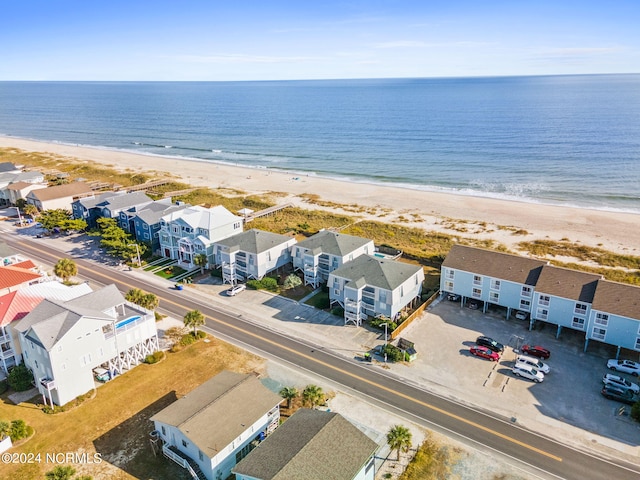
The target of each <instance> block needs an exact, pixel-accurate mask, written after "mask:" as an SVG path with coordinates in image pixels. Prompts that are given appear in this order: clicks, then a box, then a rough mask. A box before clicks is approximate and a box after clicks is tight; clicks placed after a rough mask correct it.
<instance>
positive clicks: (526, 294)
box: [520, 286, 531, 297]
mask: <svg viewBox="0 0 640 480" xmlns="http://www.w3.org/2000/svg"><path fill="white" fill-rule="evenodd" d="M520 294H521V295H522V296H523V297H531V287H526V286H524V287H522V292H520Z"/></svg>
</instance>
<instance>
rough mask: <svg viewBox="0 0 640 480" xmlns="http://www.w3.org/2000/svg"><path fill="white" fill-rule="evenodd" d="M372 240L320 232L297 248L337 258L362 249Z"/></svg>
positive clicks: (328, 231)
mask: <svg viewBox="0 0 640 480" xmlns="http://www.w3.org/2000/svg"><path fill="white" fill-rule="evenodd" d="M368 243H373V241H372V240H369V239H367V238H362V237H355V236H353V235H345V234H344V233H336V232H332V231H330V230H322V231H320V232H318V233H316V234H315V235H312V236H311V237H309V238H307V239H305V240H302V241H301V242H298V246H299V247H302V248H306V249H309V250H311V251H313V253H314V254H319V253H326V254H329V255H335V256H337V257H344V256H346V255H348V254H349V253H351V252H353V251H354V250H357V249H358V248H361V247H364V246H365V245H367V244H368ZM371 253H373V252H371Z"/></svg>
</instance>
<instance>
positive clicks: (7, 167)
mask: <svg viewBox="0 0 640 480" xmlns="http://www.w3.org/2000/svg"><path fill="white" fill-rule="evenodd" d="M15 170H18V167H16V166H15V165H14V164H13V163H11V162H2V163H0V172H13V171H15Z"/></svg>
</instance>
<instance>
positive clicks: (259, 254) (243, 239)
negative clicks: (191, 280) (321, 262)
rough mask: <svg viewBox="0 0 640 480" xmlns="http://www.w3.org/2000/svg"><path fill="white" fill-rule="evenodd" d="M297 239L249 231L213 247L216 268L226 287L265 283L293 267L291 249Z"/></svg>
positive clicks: (217, 242) (226, 239)
mask: <svg viewBox="0 0 640 480" xmlns="http://www.w3.org/2000/svg"><path fill="white" fill-rule="evenodd" d="M295 243H296V239H295V238H293V237H291V236H288V235H278V234H276V233H271V232H265V231H262V230H256V229H252V230H247V231H246V232H241V233H237V234H235V235H232V236H230V237H227V238H224V239H222V240H218V241H216V242H214V244H213V258H214V262H215V265H216V266H218V267H221V269H222V280H223V282H224V283H230V284H232V285H235V284H236V283H237V282H242V281H246V280H249V279H252V278H253V279H258V280H260V279H262V278H263V277H264V276H265V275H267V274H268V273H270V272H273V271H275V270H277V269H278V268H280V267H283V266H284V265H287V264H289V263H291V247H292V246H293V245H294V244H295Z"/></svg>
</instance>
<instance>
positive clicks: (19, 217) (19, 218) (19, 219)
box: [16, 207, 22, 226]
mask: <svg viewBox="0 0 640 480" xmlns="http://www.w3.org/2000/svg"><path fill="white" fill-rule="evenodd" d="M16 210H17V211H18V222H20V223H18V225H20V226H22V217H21V216H20V207H16Z"/></svg>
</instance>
